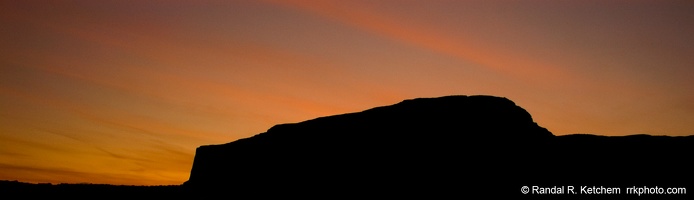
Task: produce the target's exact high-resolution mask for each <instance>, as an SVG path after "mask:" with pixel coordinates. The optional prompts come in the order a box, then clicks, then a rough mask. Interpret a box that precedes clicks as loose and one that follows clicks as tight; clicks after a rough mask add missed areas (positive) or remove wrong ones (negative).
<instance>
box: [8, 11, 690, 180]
mask: <svg viewBox="0 0 694 200" xmlns="http://www.w3.org/2000/svg"><path fill="white" fill-rule="evenodd" d="M693 35H694V1H688V0H684V1H672V0H649V1H644V0H618V1H616V0H573V1H568V0H559V1H558V0H526V1H522V0H427V1H422V0H376V1H374V0H348V1H344V0H287V1H285V0H267V1H266V0H258V1H234V0H219V1H212V0H200V1H197V0H196V1H180V0H179V1H176V0H169V1H147V0H142V1H140V0H138V1H130V0H117V1H112V0H99V1H91V0H82V1H63V0H57V1H33V0H23V1H9V0H0V180H18V181H24V182H34V183H46V182H47V183H104V184H119V185H177V184H181V183H183V182H184V181H186V180H187V179H188V177H189V172H190V169H191V167H192V164H193V158H194V154H195V148H197V147H198V146H201V145H207V144H222V143H227V142H231V141H234V140H237V139H240V138H246V137H250V136H252V135H255V134H258V133H262V132H264V131H266V130H267V129H269V128H270V127H272V126H273V125H275V124H282V123H296V122H301V121H304V120H309V119H313V118H316V117H321V116H329V115H335V114H341V113H349V112H358V111H362V110H365V109H369V108H372V107H377V106H384V105H391V104H395V103H397V102H400V101H402V100H405V99H412V98H418V97H438V96H447V95H494V96H501V97H506V98H509V99H510V100H512V101H514V102H515V103H516V104H517V105H519V106H521V107H523V108H525V109H526V110H527V111H528V112H529V113H530V114H531V115H532V116H533V119H534V120H535V121H536V122H537V123H538V124H539V125H540V126H543V127H545V128H547V129H548V130H550V131H551V132H553V133H554V134H555V135H566V134H574V133H590V134H598V135H609V136H619V135H630V134H652V135H671V136H682V135H694V103H692V102H694V78H692V77H694V37H692V36H693ZM425 134H426V133H422V136H425Z"/></svg>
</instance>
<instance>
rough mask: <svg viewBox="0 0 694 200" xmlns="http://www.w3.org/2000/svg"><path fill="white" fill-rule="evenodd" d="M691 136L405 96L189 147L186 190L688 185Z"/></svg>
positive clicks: (508, 106)
mask: <svg viewBox="0 0 694 200" xmlns="http://www.w3.org/2000/svg"><path fill="white" fill-rule="evenodd" d="M693 145H694V137H691V136H689V137H664V136H658V137H654V136H646V135H639V136H628V137H601V136H592V135H571V136H560V137H555V136H554V135H553V134H552V133H550V132H549V131H547V130H546V129H545V128H542V127H540V126H538V125H537V124H536V123H535V122H534V121H533V119H532V117H531V116H530V114H529V113H528V112H527V111H525V110H524V109H523V108H521V107H519V106H517V105H515V103H514V102H512V101H510V100H508V99H506V98H500V97H493V96H446V97H439V98H420V99H413V100H405V101H403V102H400V103H398V104H394V105H390V106H384V107H377V108H373V109H369V110H365V111H362V112H358V113H349V114H342V115H335V116H329V117H321V118H317V119H313V120H308V121H304V122H300V123H295V124H282V125H276V126H274V127H272V128H270V129H269V130H268V131H267V132H265V133H260V134H258V135H255V136H252V137H250V138H245V139H240V140H237V141H234V142H231V143H227V144H222V145H207V146H201V147H199V148H198V149H197V151H196V155H195V160H194V164H193V168H192V170H191V174H190V179H189V180H188V181H187V182H186V183H185V184H184V186H185V188H189V189H193V191H226V192H230V193H233V192H249V191H273V192H279V191H292V192H305V193H311V192H312V191H321V192H331V193H333V194H337V195H339V194H366V193H369V192H373V191H376V192H378V193H380V194H399V195H407V194H412V193H418V194H456V195H463V196H468V195H474V194H476V193H481V194H482V195H502V194H512V195H521V192H520V188H521V186H524V185H562V184H575V185H578V184H589V185H591V184H592V185H605V186H609V185H610V184H612V185H617V186H622V185H624V184H634V185H636V186H639V185H638V184H660V185H662V186H665V185H679V186H682V185H691V182H692V181H691V180H692V179H691V178H692V173H691V172H690V169H692V165H691V164H688V162H690V161H689V159H691V158H692V154H691V152H692V148H693V147H694V146H693Z"/></svg>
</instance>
